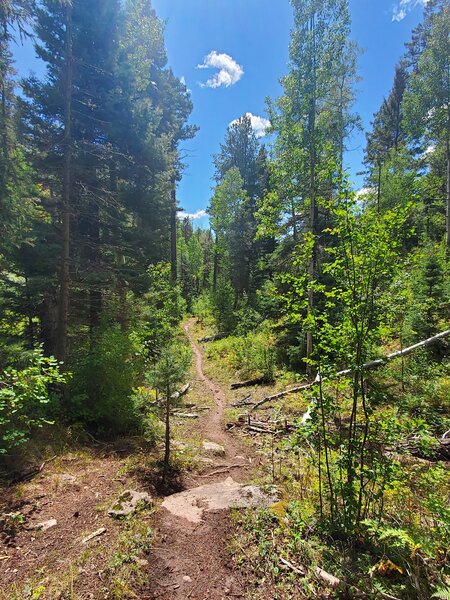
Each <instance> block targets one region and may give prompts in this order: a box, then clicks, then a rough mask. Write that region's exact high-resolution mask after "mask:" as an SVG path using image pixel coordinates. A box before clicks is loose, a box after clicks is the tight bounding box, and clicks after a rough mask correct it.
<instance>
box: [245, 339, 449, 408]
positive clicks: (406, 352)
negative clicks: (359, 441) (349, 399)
mask: <svg viewBox="0 0 450 600" xmlns="http://www.w3.org/2000/svg"><path fill="white" fill-rule="evenodd" d="M449 336H450V329H447V330H446V331H442V332H441V333H438V334H437V335H433V336H432V337H430V338H428V339H426V340H423V341H422V342H418V343H417V344H414V345H412V346H409V347H408V348H404V349H403V350H397V351H396V352H392V353H391V354H387V355H386V356H383V357H382V358H377V359H375V360H371V361H369V362H367V363H365V364H364V365H363V366H362V368H363V370H365V371H369V370H371V369H376V368H378V367H381V366H383V365H385V364H386V363H387V362H390V361H391V360H394V359H396V358H402V357H404V356H408V355H409V354H412V353H413V352H415V351H416V350H418V349H420V348H426V347H427V346H431V345H432V344H435V343H436V342H437V341H439V340H443V339H445V338H447V337H449ZM351 373H353V369H344V370H343V371H338V372H337V373H335V374H334V375H332V378H333V379H338V378H339V377H345V375H350V374H351ZM325 380H326V378H325V377H321V376H320V374H319V373H318V374H317V376H316V378H315V379H314V381H311V382H309V383H304V384H302V385H300V386H297V387H294V388H291V389H290V390H285V391H284V392H278V393H277V394H272V395H271V396H267V397H266V398H264V399H263V400H261V401H260V402H257V403H256V404H255V405H254V406H253V408H252V409H251V410H256V409H257V408H259V407H260V406H262V405H263V404H266V403H267V402H272V401H273V400H278V399H279V398H284V397H285V396H287V395H289V394H296V393H297V392H302V391H304V390H309V389H311V388H312V387H314V386H316V385H318V384H319V383H320V382H321V381H325Z"/></svg>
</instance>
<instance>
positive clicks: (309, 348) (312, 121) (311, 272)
mask: <svg viewBox="0 0 450 600" xmlns="http://www.w3.org/2000/svg"><path fill="white" fill-rule="evenodd" d="M310 27H311V32H312V34H313V49H312V61H313V65H312V74H313V84H312V87H313V90H312V96H311V106H310V114H309V124H308V128H309V131H310V136H311V138H310V139H311V159H310V160H311V166H310V194H309V195H310V208H309V231H310V233H311V235H312V236H313V248H312V251H311V257H310V259H309V260H308V284H309V285H308V317H312V315H313V312H314V290H313V282H314V279H315V276H316V272H315V271H316V270H315V260H316V244H317V242H316V237H315V236H316V139H315V135H316V72H315V19H314V16H312V17H311V22H310ZM313 345H314V341H313V332H312V331H311V325H309V329H308V331H307V332H306V358H307V359H310V358H311V356H312V353H313ZM306 372H307V373H308V375H309V376H311V372H312V369H311V365H310V364H309V362H308V363H307V365H306Z"/></svg>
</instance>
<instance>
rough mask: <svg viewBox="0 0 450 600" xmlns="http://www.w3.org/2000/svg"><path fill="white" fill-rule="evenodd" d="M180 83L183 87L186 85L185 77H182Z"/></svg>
mask: <svg viewBox="0 0 450 600" xmlns="http://www.w3.org/2000/svg"><path fill="white" fill-rule="evenodd" d="M180 81H181V83H182V84H183V85H186V78H185V76H184V75H183V76H182V77H180Z"/></svg>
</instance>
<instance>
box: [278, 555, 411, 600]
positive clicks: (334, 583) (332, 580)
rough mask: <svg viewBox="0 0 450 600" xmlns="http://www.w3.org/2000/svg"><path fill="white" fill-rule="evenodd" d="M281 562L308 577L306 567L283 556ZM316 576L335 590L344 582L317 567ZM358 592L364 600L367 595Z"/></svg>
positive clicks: (383, 595)
mask: <svg viewBox="0 0 450 600" xmlns="http://www.w3.org/2000/svg"><path fill="white" fill-rule="evenodd" d="M279 561H280V563H281V565H282V566H283V567H284V568H287V569H289V570H290V571H292V572H293V573H296V574H297V575H300V576H301V577H306V574H307V570H306V569H305V567H303V566H301V565H294V564H292V563H291V562H289V561H288V560H286V559H285V558H283V557H282V556H280V557H279ZM314 574H315V575H316V577H318V578H319V579H322V581H324V582H325V583H327V584H328V585H329V586H330V587H332V588H334V589H336V588H337V587H339V586H340V585H341V583H342V581H341V580H340V579H339V578H338V577H335V576H334V575H331V573H327V571H324V570H323V569H321V568H320V567H316V568H315V569H314ZM356 591H357V593H358V594H361V595H362V597H363V598H365V597H366V594H365V593H364V592H362V591H361V590H358V589H357V590H356ZM377 592H378V593H379V594H380V597H381V598H384V599H385V600H400V599H399V598H397V596H391V595H390V594H387V593H385V592H381V591H379V590H377Z"/></svg>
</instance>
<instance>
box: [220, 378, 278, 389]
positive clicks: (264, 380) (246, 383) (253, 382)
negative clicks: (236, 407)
mask: <svg viewBox="0 0 450 600" xmlns="http://www.w3.org/2000/svg"><path fill="white" fill-rule="evenodd" d="M266 383H273V381H270V379H267V377H256V378H255V379H248V380H247V381H238V382H237V383H232V384H231V386H230V387H231V389H232V390H238V389H240V388H243V387H250V386H252V385H264V384H266Z"/></svg>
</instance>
